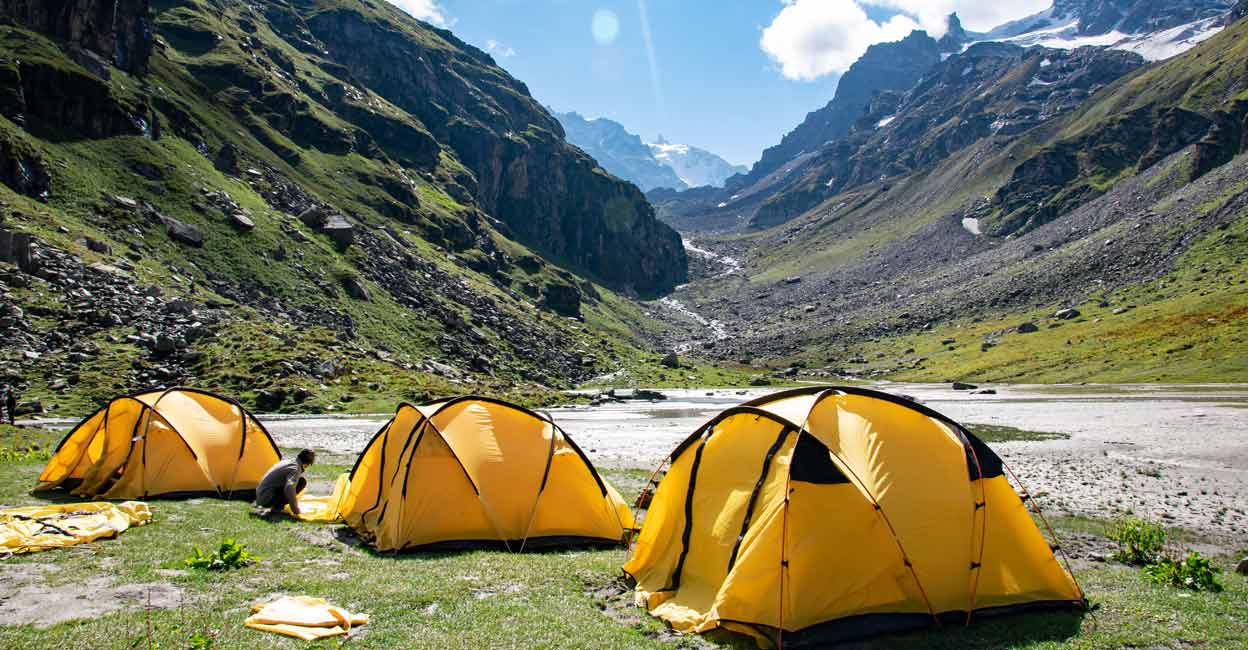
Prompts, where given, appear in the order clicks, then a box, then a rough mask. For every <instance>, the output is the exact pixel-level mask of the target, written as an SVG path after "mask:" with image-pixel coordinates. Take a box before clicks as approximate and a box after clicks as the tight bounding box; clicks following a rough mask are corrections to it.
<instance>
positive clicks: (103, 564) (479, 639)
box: [0, 427, 1248, 650]
mask: <svg viewBox="0 0 1248 650" xmlns="http://www.w3.org/2000/svg"><path fill="white" fill-rule="evenodd" d="M16 433H18V432H17V431H16V430H14V429H12V428H9V427H4V428H0V439H2V440H3V445H4V446H5V447H6V448H11V445H12V444H13V441H14V438H13V436H14V435H15V434H16ZM20 433H21V436H22V438H21V440H22V442H21V445H22V446H23V447H28V446H31V445H37V446H38V447H39V448H41V449H46V448H47V446H49V445H54V444H55V441H56V439H57V437H58V436H59V432H58V433H52V432H44V431H40V430H36V429H30V428H26V429H22V430H21V432H20ZM1037 433H1038V432H1020V433H1018V434H1010V432H998V433H997V435H995V436H993V437H994V438H996V437H998V436H1002V439H1013V438H1014V437H1015V436H1016V435H1022V436H1023V437H1024V438H1031V437H1033V436H1034V435H1036V434H1037ZM36 455H37V454H36ZM352 460H353V459H351V458H349V457H346V456H331V455H328V454H326V455H325V457H324V458H322V462H320V463H318V464H317V465H316V466H314V467H313V469H312V471H311V472H310V474H311V476H310V478H311V479H312V481H313V489H315V490H317V491H327V490H328V489H329V485H330V482H331V481H332V479H333V478H334V477H335V476H336V475H337V474H339V473H340V472H343V471H346V470H348V469H349V467H350V463H351V462H352ZM42 465H43V461H42V460H41V459H37V458H35V459H30V458H27V459H18V460H6V461H4V462H2V463H0V504H4V505H7V506H17V505H28V504H36V503H39V502H40V499H39V498H37V497H35V496H32V495H30V494H29V493H28V490H29V488H30V487H31V486H32V485H33V484H34V482H35V478H36V476H37V474H38V472H39V471H40V469H41V468H42ZM604 474H605V478H606V479H607V480H609V481H612V482H613V483H615V484H616V485H618V486H619V487H620V488H621V490H622V491H623V492H624V493H625V494H626V496H627V497H628V498H632V496H633V495H635V494H636V493H637V491H638V490H639V489H640V486H641V484H642V482H643V481H644V478H643V477H644V476H645V472H643V471H641V470H623V471H607V472H605V473H604ZM151 508H152V511H153V514H154V521H153V522H152V523H151V524H150V525H147V526H144V527H140V528H132V529H131V530H129V531H127V532H125V533H124V534H122V535H121V536H120V537H118V538H117V539H114V540H106V541H101V542H97V543H94V544H89V545H84V546H80V547H76V548H71V549H64V550H58V551H49V552H45V553H37V554H31V555H22V556H14V557H9V558H6V559H3V560H0V623H2V624H0V647H3V648H7V649H9V650H27V649H31V650H33V649H36V648H60V649H63V650H70V649H77V648H92V649H100V650H102V649H114V648H116V649H129V648H142V649H146V650H152V649H155V648H160V649H162V650H169V649H183V648H185V649H194V650H204V649H206V648H218V649H220V648H297V647H305V646H306V647H315V648H333V647H344V646H345V647H350V648H361V649H363V648H399V647H402V648H594V649H596V650H598V649H610V648H716V647H724V648H749V647H753V645H752V643H751V642H749V641H748V640H746V639H744V638H742V637H735V636H732V635H726V634H713V635H709V636H704V637H689V636H681V635H676V634H673V633H671V632H670V631H667V630H666V629H665V628H664V626H663V625H662V624H661V623H660V622H659V621H658V620H657V619H653V618H651V617H649V616H646V615H644V613H643V612H641V611H640V610H638V609H635V608H633V607H632V606H631V604H630V594H629V593H628V592H627V591H626V590H624V588H623V587H622V586H621V584H620V583H619V578H620V575H621V574H620V569H619V567H620V566H621V564H622V563H623V561H624V559H625V552H624V550H623V549H608V550H585V549H570V550H554V551H547V552H537V553H525V554H509V553H506V552H496V551H472V552H462V553H427V554H405V555H391V554H375V553H372V552H370V551H369V550H367V549H366V548H362V547H358V546H355V545H352V544H351V543H349V541H350V538H349V536H346V535H343V529H342V527H340V526H329V525H316V524H306V523H298V522H294V521H289V520H282V521H277V522H270V521H266V520H265V519H262V518H260V517H257V516H255V515H254V514H253V508H252V506H251V505H250V504H248V503H245V502H241V501H223V500H216V499H193V500H187V501H162V500H154V501H152V502H151ZM1056 523H1057V525H1058V528H1059V534H1060V533H1065V534H1067V535H1077V536H1079V537H1080V540H1081V541H1084V542H1086V541H1087V540H1089V539H1092V540H1094V543H1097V541H1096V540H1097V538H1098V536H1099V543H1101V544H1102V545H1104V544H1107V541H1106V540H1105V539H1104V537H1103V536H1104V535H1105V532H1106V525H1105V522H1096V521H1089V520H1083V519H1070V520H1059V521H1057V522H1056ZM224 538H235V539H237V540H239V541H240V542H242V543H243V544H245V545H246V546H247V548H248V549H249V550H250V551H251V552H252V553H255V554H256V555H258V556H259V557H260V558H261V561H260V562H259V563H258V564H256V565H254V566H251V567H247V568H243V569H240V570H236V571H229V572H225V573H217V572H208V571H197V570H188V569H185V568H184V566H183V564H182V561H183V559H184V558H186V557H187V556H188V555H190V554H191V551H192V547H195V546H198V547H200V548H202V549H204V550H206V551H208V550H211V549H213V548H215V547H216V546H217V545H218V544H219V543H220V542H221V541H222V540H223V539H224ZM344 540H345V541H344ZM1182 540H1183V542H1185V543H1188V542H1189V538H1188V537H1184V538H1182ZM1242 550H1243V549H1225V553H1224V554H1223V555H1222V556H1221V557H1218V558H1217V559H1216V562H1217V564H1218V565H1219V566H1220V567H1222V568H1223V569H1224V570H1226V569H1229V568H1230V566H1232V565H1231V561H1232V558H1233V557H1234V556H1233V555H1232V554H1231V551H1242ZM1076 564H1077V567H1078V578H1079V580H1080V582H1081V583H1082V584H1083V586H1084V589H1085V590H1086V591H1087V594H1088V597H1089V599H1090V600H1091V602H1092V603H1093V604H1094V605H1095V606H1097V608H1096V610H1095V611H1093V612H1092V613H1089V614H1086V615H1082V614H1076V613H1043V614H1031V615H1020V616H1012V617H1006V618H998V619H987V620H984V621H982V622H980V623H978V624H976V625H973V626H971V627H969V628H962V627H958V628H952V627H950V628H945V629H933V630H928V631H924V632H921V633H916V634H910V635H903V636H896V637H889V638H884V639H877V640H872V641H869V642H864V643H860V644H853V645H850V646H845V647H853V648H873V649H874V648H881V649H883V648H903V647H926V648H949V649H953V648H1029V649H1058V648H1081V649H1097V648H1105V649H1109V648H1123V647H1136V648H1173V647H1200V648H1206V649H1218V648H1226V649H1228V650H1229V649H1231V648H1243V647H1244V646H1245V643H1246V642H1248V617H1245V616H1244V615H1243V613H1244V612H1245V611H1248V579H1246V578H1245V577H1243V576H1239V575H1235V574H1233V573H1231V572H1229V571H1224V572H1223V573H1222V574H1221V576H1220V579H1221V581H1222V584H1223V585H1224V586H1225V590H1224V591H1223V592H1221V593H1203V592H1202V593H1197V592H1189V591H1182V590H1178V589H1173V588H1168V587H1161V586H1157V585H1154V584H1152V583H1150V582H1148V581H1146V580H1145V578H1144V576H1143V575H1142V573H1141V572H1140V571H1139V570H1138V569H1134V568H1130V567H1127V566H1123V565H1119V564H1115V563H1095V562H1089V561H1086V560H1077V561H1076ZM23 575H37V576H38V579H37V581H35V582H33V583H32V582H25V583H23V582H22V579H21V576H23ZM32 585H33V586H34V587H37V588H41V589H44V590H45V593H47V592H51V593H53V594H56V600H55V601H50V605H49V606H53V604H52V603H53V602H54V603H55V606H59V607H78V606H80V605H78V604H76V603H84V602H97V603H98V602H99V601H100V600H101V599H105V600H107V599H110V598H111V599H113V600H116V597H115V596H114V595H113V594H112V593H111V592H110V589H115V588H117V587H122V586H126V585H138V587H136V588H132V589H131V591H130V593H131V594H132V600H130V601H127V602H122V603H121V604H122V605H123V607H122V608H120V609H116V610H114V611H111V612H107V613H103V614H100V615H98V616H95V617H92V618H86V619H81V620H75V621H69V622H63V623H60V624H56V625H52V626H49V627H38V626H35V625H31V624H16V625H15V624H13V623H15V621H12V620H9V617H10V616H11V614H10V613H9V612H6V609H7V608H9V607H10V606H12V604H13V600H12V599H20V598H29V597H30V595H29V594H30V592H22V591H20V590H25V589H30V588H31V587H32ZM88 585H89V586H88ZM145 589H150V590H153V591H154V592H158V593H159V594H161V595H162V600H161V603H160V604H163V605H165V608H162V609H152V610H150V611H144V607H143V606H144V605H145V598H144V597H143V596H139V597H138V598H137V601H138V602H135V599H134V598H133V594H135V593H138V594H143V593H144V590H145ZM10 590H13V591H18V592H19V593H18V594H16V595H11V594H10V593H6V592H8V591H10ZM23 594H25V595H23ZM276 594H290V595H310V596H317V597H323V598H326V599H328V600H329V601H330V602H333V603H335V604H338V605H340V606H343V607H346V608H347V609H349V610H351V611H353V612H355V611H360V612H365V613H367V614H369V615H371V617H372V621H371V622H370V623H369V624H368V625H365V626H362V627H360V628H357V630H356V631H355V633H354V634H353V635H352V636H351V637H350V638H346V639H329V640H324V641H320V642H314V643H305V642H303V641H298V640H294V639H288V638H284V637H279V636H276V635H272V634H267V633H262V632H257V631H253V630H249V629H246V628H244V627H243V624H242V623H243V619H244V618H246V616H247V612H248V607H249V606H250V605H251V604H252V603H255V602H262V601H267V600H268V599H270V598H271V597H273V596H274V595H276ZM45 597H46V596H45Z"/></svg>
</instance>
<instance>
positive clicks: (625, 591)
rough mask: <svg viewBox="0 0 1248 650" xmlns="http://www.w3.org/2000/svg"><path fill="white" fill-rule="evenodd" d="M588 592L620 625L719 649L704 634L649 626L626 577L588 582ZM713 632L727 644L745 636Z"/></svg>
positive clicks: (705, 649) (703, 649) (693, 647)
mask: <svg viewBox="0 0 1248 650" xmlns="http://www.w3.org/2000/svg"><path fill="white" fill-rule="evenodd" d="M585 595H586V596H588V597H589V598H590V600H592V601H593V603H594V605H596V606H597V607H598V609H600V610H602V613H603V614H605V615H606V616H607V618H609V619H611V620H613V621H615V622H616V623H619V624H620V625H624V626H626V627H630V628H633V629H636V630H640V631H641V632H642V633H643V634H645V635H646V636H648V637H650V638H652V639H655V640H657V641H661V642H663V643H670V644H672V645H675V646H677V647H679V648H682V649H688V650H715V649H716V648H719V647H720V646H717V645H716V644H715V643H712V642H710V641H708V640H707V639H705V638H703V636H702V635H698V634H681V633H679V632H676V631H674V630H672V629H671V628H669V627H666V626H664V627H662V628H660V629H657V630H656V629H653V628H651V627H649V626H647V625H646V623H647V621H648V620H649V616H648V615H647V614H646V611H645V610H644V609H642V608H641V607H638V606H637V605H636V604H635V603H634V602H633V588H632V586H630V585H629V584H628V582H627V581H626V580H625V579H624V578H615V579H614V580H611V581H610V582H608V583H606V584H602V583H594V582H589V581H587V582H586V583H585ZM713 636H717V637H721V640H724V641H727V643H725V645H730V644H731V643H732V642H733V641H737V640H741V639H744V638H745V637H740V639H737V638H736V637H737V636H738V635H735V634H731V633H725V634H722V635H713ZM732 647H735V646H732ZM741 647H754V644H753V643H752V642H751V643H750V644H749V646H745V645H742V646H741Z"/></svg>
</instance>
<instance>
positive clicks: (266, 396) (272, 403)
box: [256, 388, 286, 411]
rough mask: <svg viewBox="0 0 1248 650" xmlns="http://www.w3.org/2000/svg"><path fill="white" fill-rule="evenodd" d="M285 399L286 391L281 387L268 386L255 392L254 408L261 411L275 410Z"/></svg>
mask: <svg viewBox="0 0 1248 650" xmlns="http://www.w3.org/2000/svg"><path fill="white" fill-rule="evenodd" d="M285 401H286V391H284V390H282V389H281V388H270V389H266V390H262V391H260V392H258V393H256V408H257V409H259V410H261V411H276V410H277V409H279V408H281V407H282V403H283V402H285Z"/></svg>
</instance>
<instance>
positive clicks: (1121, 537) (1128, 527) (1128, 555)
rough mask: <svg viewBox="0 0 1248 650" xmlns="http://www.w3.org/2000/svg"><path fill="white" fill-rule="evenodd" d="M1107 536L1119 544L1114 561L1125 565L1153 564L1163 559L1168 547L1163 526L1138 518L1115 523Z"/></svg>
mask: <svg viewBox="0 0 1248 650" xmlns="http://www.w3.org/2000/svg"><path fill="white" fill-rule="evenodd" d="M1106 536H1108V537H1109V538H1110V539H1111V540H1113V541H1115V542H1117V543H1118V551H1117V552H1116V553H1114V559H1115V560H1117V561H1119V562H1123V563H1125V564H1134V565H1137V566H1144V565H1148V564H1152V563H1154V562H1156V561H1157V560H1158V558H1160V557H1162V551H1163V550H1164V549H1165V546H1166V529H1165V528H1164V527H1163V526H1162V525H1161V524H1158V523H1153V522H1151V521H1145V520H1143V519H1140V518H1138V517H1126V518H1124V519H1119V520H1118V521H1115V522H1114V523H1113V525H1111V526H1110V527H1109V531H1108V532H1107V533H1106Z"/></svg>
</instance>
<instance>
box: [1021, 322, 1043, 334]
mask: <svg viewBox="0 0 1248 650" xmlns="http://www.w3.org/2000/svg"><path fill="white" fill-rule="evenodd" d="M1016 329H1017V330H1018V333H1019V334H1031V333H1032V332H1039V331H1040V328H1039V327H1036V324H1035V323H1032V322H1030V321H1028V322H1026V323H1022V324H1020V325H1019V326H1018V327H1017V328H1016Z"/></svg>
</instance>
